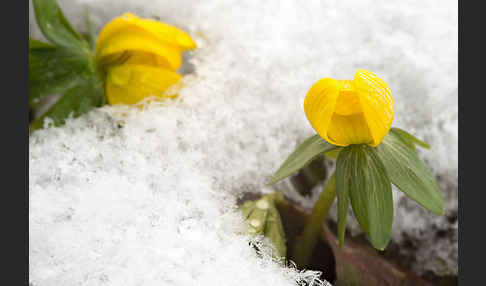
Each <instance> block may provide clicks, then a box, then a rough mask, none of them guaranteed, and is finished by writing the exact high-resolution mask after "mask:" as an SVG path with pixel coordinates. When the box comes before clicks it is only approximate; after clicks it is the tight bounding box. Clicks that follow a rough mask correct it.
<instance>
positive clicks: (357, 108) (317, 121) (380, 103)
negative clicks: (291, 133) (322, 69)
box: [304, 69, 393, 147]
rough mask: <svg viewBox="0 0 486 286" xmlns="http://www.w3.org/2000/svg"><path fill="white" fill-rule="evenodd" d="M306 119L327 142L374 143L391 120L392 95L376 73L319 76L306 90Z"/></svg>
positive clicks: (339, 144) (344, 144)
mask: <svg viewBox="0 0 486 286" xmlns="http://www.w3.org/2000/svg"><path fill="white" fill-rule="evenodd" d="M304 110H305V114H306V116H307V119H308V120H309V122H310V123H311V125H312V127H313V128H314V129H315V130H316V132H317V133H318V134H319V135H320V136H321V137H322V138H324V139H325V140H326V141H328V142H329V143H331V144H334V145H337V146H348V145H351V144H368V145H370V146H373V147H376V146H377V145H378V144H380V142H381V140H383V138H384V137H385V135H386V134H387V133H388V131H389V130H390V128H391V125H392V122H393V98H392V94H391V91H390V89H389V88H388V85H387V84H386V83H385V82H384V81H383V80H382V79H381V78H379V77H378V76H377V75H375V74H373V73H371V72H369V71H365V70H362V69H360V70H358V71H356V73H355V75H354V79H352V80H334V79H332V78H323V79H321V80H319V81H318V82H316V83H315V84H314V85H313V86H312V87H311V89H310V90H309V91H308V92H307V95H306V97H305V100H304Z"/></svg>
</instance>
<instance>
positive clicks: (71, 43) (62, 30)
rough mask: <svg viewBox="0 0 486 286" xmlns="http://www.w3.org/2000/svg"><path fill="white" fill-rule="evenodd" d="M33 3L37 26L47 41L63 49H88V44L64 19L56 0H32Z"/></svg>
mask: <svg viewBox="0 0 486 286" xmlns="http://www.w3.org/2000/svg"><path fill="white" fill-rule="evenodd" d="M32 2H33V4H34V11H35V17H36V19H37V24H38V25H39V28H40V30H41V31H42V34H44V36H45V37H46V39H48V40H49V41H50V42H52V43H54V44H57V45H59V46H62V47H70V48H76V49H82V50H87V49H88V43H87V42H86V41H85V40H84V39H83V38H82V37H81V36H80V35H79V34H78V33H77V32H76V31H75V30H74V29H73V27H72V26H71V24H70V23H69V21H68V20H67V19H66V17H64V14H63V13H62V11H61V8H60V7H59V5H58V4H57V1H56V0H32Z"/></svg>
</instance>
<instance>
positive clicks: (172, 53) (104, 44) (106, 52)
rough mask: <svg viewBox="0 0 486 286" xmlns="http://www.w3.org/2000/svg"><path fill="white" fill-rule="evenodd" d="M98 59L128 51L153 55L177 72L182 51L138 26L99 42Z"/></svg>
mask: <svg viewBox="0 0 486 286" xmlns="http://www.w3.org/2000/svg"><path fill="white" fill-rule="evenodd" d="M99 43H100V44H98V46H97V51H96V57H97V58H99V59H103V58H105V57H107V56H111V55H114V54H121V53H123V52H126V51H131V52H147V53H153V54H156V55H158V56H160V57H163V58H165V59H166V60H167V62H168V64H169V66H168V67H167V68H170V69H172V70H174V71H175V70H177V69H178V68H179V67H180V66H181V64H182V56H181V50H180V49H179V48H177V47H174V46H171V45H167V44H166V43H165V42H162V41H160V40H158V39H157V38H156V37H154V36H153V35H152V34H151V33H149V32H147V31H146V30H144V29H141V28H138V27H136V26H131V27H126V28H125V29H124V30H123V31H122V32H120V33H114V34H112V35H111V36H110V37H108V38H106V39H105V40H104V41H101V42H99Z"/></svg>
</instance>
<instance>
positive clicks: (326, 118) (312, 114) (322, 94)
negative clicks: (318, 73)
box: [304, 78, 339, 145]
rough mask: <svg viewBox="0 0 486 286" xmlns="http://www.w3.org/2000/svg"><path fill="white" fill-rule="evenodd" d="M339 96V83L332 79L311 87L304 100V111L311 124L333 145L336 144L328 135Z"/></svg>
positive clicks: (323, 80) (326, 79)
mask: <svg viewBox="0 0 486 286" xmlns="http://www.w3.org/2000/svg"><path fill="white" fill-rule="evenodd" d="M338 95H339V85H338V83H337V82H336V81H335V80H334V79H332V78H323V79H321V80H319V81H318V82H316V83H315V84H314V85H313V86H312V87H311V89H310V90H309V91H308V92H307V95H306V96H305V99H304V111H305V115H306V116H307V119H308V120H309V122H310V124H311V125H312V127H313V128H314V130H316V132H317V133H318V134H319V135H320V136H321V137H322V138H324V139H325V140H327V141H329V142H330V143H332V144H335V142H333V141H332V140H330V138H329V137H328V136H327V133H328V129H329V124H330V122H331V118H332V115H333V113H334V110H335V108H336V102H337V98H338ZM336 145H337V144H336Z"/></svg>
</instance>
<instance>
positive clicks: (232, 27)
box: [29, 0, 458, 286]
mask: <svg viewBox="0 0 486 286" xmlns="http://www.w3.org/2000/svg"><path fill="white" fill-rule="evenodd" d="M60 4H61V7H62V8H63V10H64V11H65V14H66V16H67V18H68V19H70V20H71V21H72V22H73V23H74V25H75V26H76V27H78V28H79V29H82V28H83V27H84V26H83V17H82V14H83V12H84V9H85V8H89V11H90V15H91V16H92V18H93V20H94V21H95V23H96V25H97V26H98V27H99V28H101V26H102V25H104V24H105V23H106V22H108V21H109V20H110V19H111V18H114V17H117V16H119V15H121V14H122V13H124V12H128V11H129V12H132V13H134V14H137V15H138V16H141V17H158V18H159V19H161V20H163V21H165V22H167V23H170V24H173V25H176V26H178V27H181V28H183V29H185V30H186V31H188V32H189V33H190V34H191V35H193V37H194V38H195V40H196V41H197V43H198V49H197V50H195V51H194V52H193V53H191V54H190V56H189V57H187V58H188V61H189V62H188V64H186V66H185V68H184V71H185V72H186V73H188V74H186V76H185V79H184V81H185V83H184V84H185V88H184V89H183V90H182V91H181V92H180V96H179V99H178V100H175V101H172V102H168V103H166V104H151V105H150V106H148V107H146V108H145V109H143V110H142V109H139V108H137V107H126V106H113V107H109V106H106V107H103V108H100V109H97V110H95V111H93V112H90V113H89V114H86V115H84V116H82V117H81V118H78V119H73V120H69V122H68V123H67V124H66V126H64V127H61V128H49V129H47V130H40V131H36V132H35V133H34V134H33V135H32V136H31V138H30V139H29V140H30V144H29V197H30V198H29V199H30V205H29V227H30V239H29V252H30V255H29V258H30V271H29V274H30V280H31V284H32V285H38V286H41V285H103V284H106V285H213V284H215V285H220V284H224V285H259V284H264V285H266V284H268V285H295V284H298V283H300V282H302V281H303V280H305V279H310V280H312V279H314V278H315V275H316V274H315V273H313V272H302V273H301V272H298V271H296V270H295V269H293V268H292V267H290V268H288V267H282V266H281V265H279V264H278V263H276V262H274V261H271V259H270V258H269V257H270V256H269V255H263V257H259V256H258V255H256V254H255V252H254V251H253V249H252V248H250V247H248V243H249V242H250V241H251V238H250V237H248V236H245V235H242V234H241V232H242V228H241V225H242V223H241V218H240V217H239V216H238V213H237V212H236V211H235V202H236V200H237V198H238V197H240V196H241V195H242V194H244V193H246V192H268V190H263V191H262V186H263V184H264V182H265V181H266V180H267V179H268V177H269V176H270V175H271V173H272V172H273V171H275V170H276V169H277V168H278V166H279V165H280V164H281V163H282V162H283V160H284V159H285V158H286V156H287V155H288V154H289V153H290V152H291V151H292V150H293V149H294V148H295V146H296V144H298V143H299V142H301V141H302V140H303V139H305V138H306V137H308V136H311V135H313V134H314V131H313V130H312V128H311V126H310V124H309V123H308V122H307V120H306V118H305V115H304V111H303V100H304V97H305V94H306V92H307V91H308V89H309V88H310V87H311V86H312V84H314V83H315V82H316V81H317V80H319V79H320V78H322V77H334V78H338V79H346V78H351V77H352V76H353V74H354V72H355V70H356V69H358V68H363V69H367V70H370V71H373V72H375V73H376V74H378V75H379V76H380V77H382V78H383V79H384V80H385V81H386V82H387V83H388V85H389V86H390V88H391V90H392V93H393V97H394V100H395V121H394V124H393V125H394V126H397V127H401V128H403V129H406V130H408V131H410V132H412V133H414V134H415V135H417V136H418V137H420V138H423V139H424V140H425V141H427V142H428V143H430V145H432V147H433V148H432V150H428V151H423V152H421V155H422V156H423V157H424V158H425V159H426V160H427V162H428V164H429V165H430V166H431V168H432V169H433V171H434V173H435V174H437V175H438V176H440V178H441V179H440V186H441V188H442V190H443V192H444V193H445V194H446V198H447V202H446V210H447V212H448V213H450V212H453V211H454V210H457V139H458V136H457V3H456V1H452V0H447V1H442V2H441V3H440V5H438V4H437V1H432V0H426V1H411V0H409V1H401V2H399V3H398V2H390V1H385V0H375V1H371V0H367V1H350V0H340V1H305V2H304V3H299V4H298V5H296V3H295V2H294V1H276V0H275V1H256V0H251V1H216V0H211V1H180V0H179V1H147V0H143V1H142V0H140V1H125V0H124V1H113V0H102V1H99V0H97V1H94V0H76V1H61V3H60ZM32 20H33V15H32V13H31V21H32ZM30 32H31V34H32V35H33V36H34V37H38V38H40V36H39V31H38V29H37V28H36V27H35V25H33V23H31V27H30ZM287 183H288V182H284V183H282V184H280V185H279V187H280V188H283V187H284V186H285V184H287ZM285 192H286V193H291V195H292V196H294V197H297V198H298V194H296V192H295V191H294V190H292V189H290V190H289V189H287V190H285ZM394 198H395V200H396V201H397V203H396V204H397V205H398V206H396V207H395V211H396V213H395V221H394V225H393V231H394V234H393V235H394V240H396V241H398V242H400V241H401V240H402V233H403V232H407V234H409V235H411V236H412V237H417V238H423V237H424V236H427V235H429V236H430V235H433V234H432V233H430V234H427V233H428V230H429V229H430V227H431V225H435V226H437V227H439V228H440V226H441V225H442V224H443V223H444V221H445V220H447V219H446V218H445V217H435V216H433V215H432V214H430V213H427V212H426V211H423V210H421V209H420V207H418V206H416V204H415V203H413V202H411V201H410V200H407V199H405V198H403V199H402V198H401V197H400V194H398V193H397V192H395V193H394ZM299 201H301V202H303V203H304V204H305V203H306V202H307V204H308V205H310V204H311V203H312V200H307V201H306V200H305V199H303V198H299ZM348 221H352V219H348ZM350 223H351V222H350ZM455 227H456V231H455V237H456V240H455V241H454V239H453V238H452V240H450V241H444V242H440V243H437V244H435V245H432V246H431V245H429V246H427V245H425V244H422V245H421V247H422V248H423V249H424V250H428V251H429V252H428V253H426V254H427V255H429V256H430V255H431V254H430V253H432V254H433V255H436V256H440V257H445V258H447V259H449V260H448V261H449V262H448V263H449V264H450V263H452V264H454V259H455V263H457V222H456V223H455ZM429 240H430V239H429ZM424 253H425V252H424ZM427 257H428V256H424V257H419V258H418V260H419V261H418V262H417V264H416V266H414V267H418V266H417V265H423V264H424V263H426V264H427V265H426V269H425V270H424V269H422V270H420V269H418V270H417V271H426V270H431V271H435V272H441V271H446V270H447V269H450V267H446V268H444V267H442V268H440V267H439V268H438V266H437V265H438V264H437V263H436V262H434V261H435V260H433V259H427ZM451 261H452V262H451ZM441 265H442V264H441ZM449 266H450V265H449ZM444 269H445V270H444ZM456 269H457V265H456ZM447 271H449V270H447ZM456 273H457V270H456ZM310 280H307V281H310ZM299 281H300V282H299Z"/></svg>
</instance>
